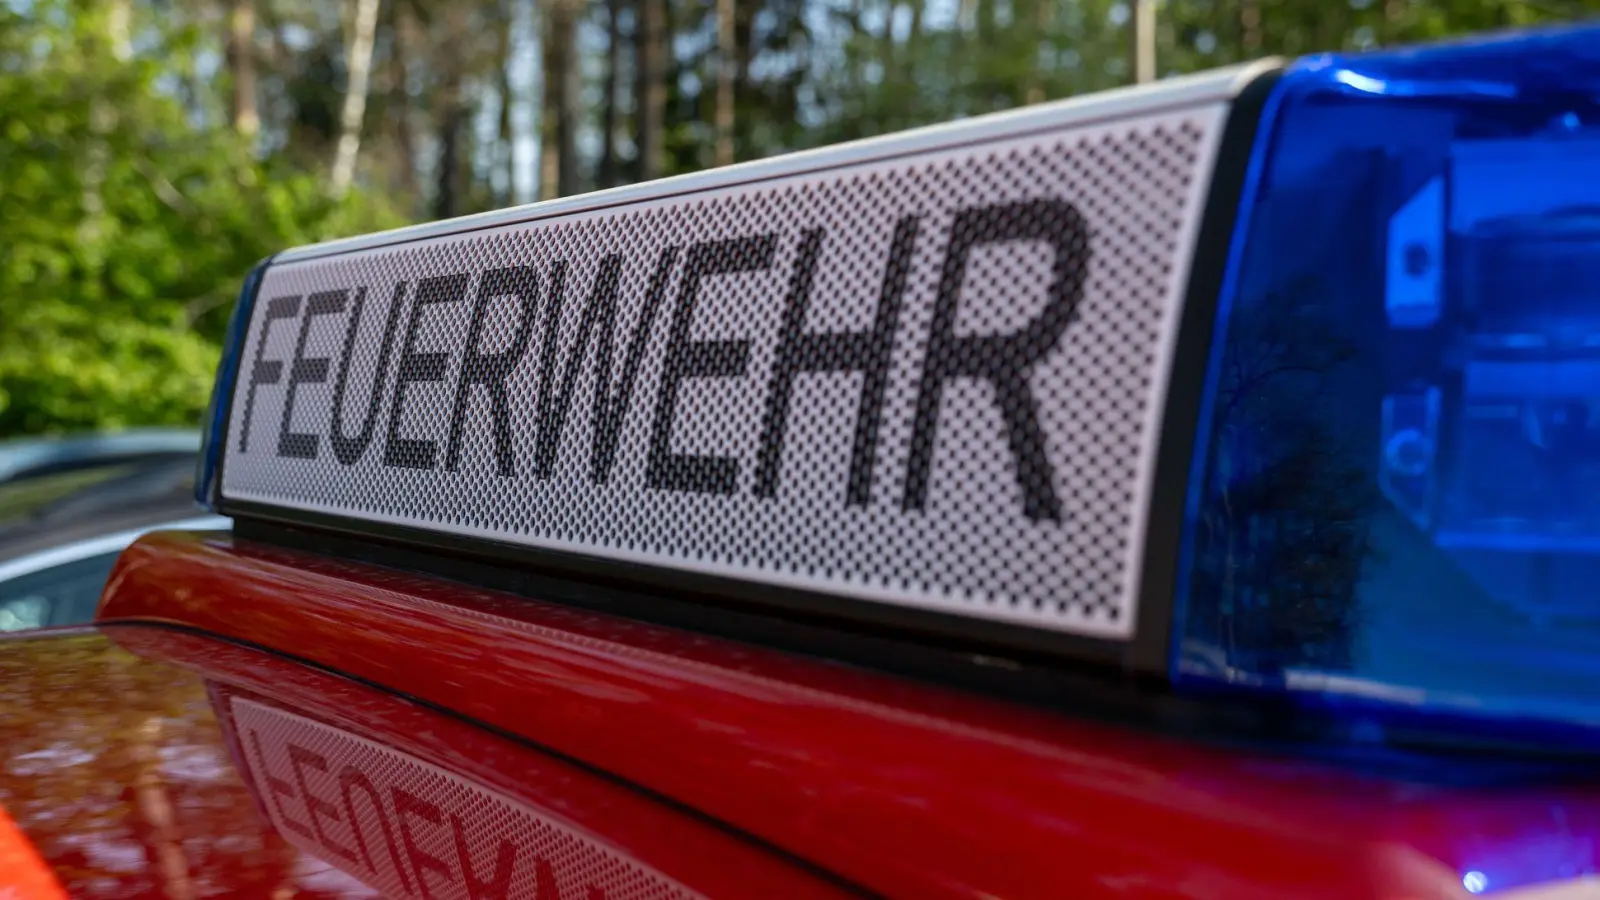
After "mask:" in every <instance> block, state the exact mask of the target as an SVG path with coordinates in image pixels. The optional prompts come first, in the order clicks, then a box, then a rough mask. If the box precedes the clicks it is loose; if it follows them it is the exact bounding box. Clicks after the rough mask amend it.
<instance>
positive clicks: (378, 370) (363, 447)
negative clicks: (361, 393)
mask: <svg viewBox="0 0 1600 900" xmlns="http://www.w3.org/2000/svg"><path fill="white" fill-rule="evenodd" d="M407 287H410V285H409V284H408V283H407V282H404V281H402V282H400V283H399V284H397V285H395V286H394V301H393V302H392V303H391V304H390V305H389V321H388V322H387V323H385V325H384V326H383V343H382V345H380V347H379V349H378V364H377V365H376V366H374V367H373V369H372V387H371V388H370V389H369V390H368V391H367V415H366V418H364V419H362V420H361V433H360V434H359V435H357V436H356V437H346V436H345V433H344V393H345V388H347V387H349V385H350V361H351V360H352V359H353V358H355V348H356V331H357V330H358V329H359V328H360V327H361V309H362V307H364V306H366V304H367V289H366V288H361V289H359V290H357V291H356V300H355V306H354V308H353V309H351V310H350V324H349V325H347V326H345V333H344V359H343V360H342V361H341V362H340V363H339V378H338V380H337V381H335V382H334V383H333V426H332V428H330V429H329V430H328V443H330V444H332V445H333V455H334V457H335V458H337V459H338V460H339V462H341V463H343V464H344V465H347V466H350V465H355V462H356V460H358V459H360V458H361V455H362V454H363V453H366V452H367V445H368V444H371V443H372V429H373V426H375V425H377V424H378V404H379V403H380V402H382V400H383V389H384V386H385V385H386V384H388V380H389V355H390V353H391V352H392V351H393V350H394V332H395V329H396V328H397V327H398V326H399V324H400V310H401V309H402V308H404V307H405V299H406V288H407Z"/></svg>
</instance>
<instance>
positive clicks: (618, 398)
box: [589, 247, 678, 484]
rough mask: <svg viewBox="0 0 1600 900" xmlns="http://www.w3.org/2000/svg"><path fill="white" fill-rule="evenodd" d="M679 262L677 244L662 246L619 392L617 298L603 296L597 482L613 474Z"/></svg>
mask: <svg viewBox="0 0 1600 900" xmlns="http://www.w3.org/2000/svg"><path fill="white" fill-rule="evenodd" d="M677 262H678V248H677V247H663V248H661V254H660V255H659V256H658V257H656V270H655V273H654V274H652V275H651V276H650V287H649V288H648V289H646V291H645V295H644V309H643V310H641V311H640V312H639V322H638V324H636V325H635V326H634V328H633V337H632V338H631V339H630V340H629V341H628V354H627V356H626V357H624V358H623V360H622V375H621V377H619V378H618V379H617V390H616V393H612V391H611V352H612V334H613V332H614V331H615V330H616V325H617V303H616V300H617V297H616V295H615V294H610V295H602V296H601V298H600V299H603V300H604V305H603V306H602V307H601V309H600V311H599V312H597V313H596V314H595V315H596V316H597V317H598V319H599V322H600V334H599V336H598V337H596V339H595V341H596V343H598V344H599V345H600V350H599V356H598V357H597V358H596V360H595V369H596V370H597V371H596V373H595V384H594V424H593V426H592V427H593V428H594V436H593V438H592V440H593V442H594V443H593V447H592V448H591V450H590V455H589V480H590V481H593V482H594V483H596V484H605V483H606V479H608V478H610V477H611V464H612V463H613V462H615V461H616V459H617V441H618V440H620V439H621V438H622V423H623V421H624V420H626V419H627V417H628V409H629V407H630V406H631V405H632V404H633V386H634V384H636V383H637V382H638V381H639V366H640V365H641V364H642V363H643V362H644V348H645V345H646V344H648V343H650V335H651V334H652V333H653V331H652V329H653V328H654V327H655V321H656V312H657V311H659V310H660V309H661V301H662V300H664V299H665V298H666V296H667V281H668V280H669V279H670V278H671V276H672V267H673V266H674V265H676V264H677Z"/></svg>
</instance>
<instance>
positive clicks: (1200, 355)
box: [1124, 68, 1283, 680]
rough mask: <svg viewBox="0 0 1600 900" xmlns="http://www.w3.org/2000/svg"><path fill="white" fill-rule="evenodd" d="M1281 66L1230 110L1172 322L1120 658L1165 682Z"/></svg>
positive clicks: (1131, 668) (1249, 88)
mask: <svg viewBox="0 0 1600 900" xmlns="http://www.w3.org/2000/svg"><path fill="white" fill-rule="evenodd" d="M1282 74H1283V69H1282V68H1278V69H1271V70H1268V71H1265V72H1263V73H1262V74H1261V75H1260V76H1258V77H1256V78H1255V79H1254V80H1252V81H1251V82H1250V83H1249V84H1247V85H1245V86H1244V88H1243V89H1242V90H1241V91H1240V92H1239V95H1238V96H1237V97H1235V98H1234V101H1233V104H1232V105H1231V106H1230V107H1229V109H1228V121H1227V123H1226V124H1225V125H1224V126H1223V130H1222V140H1221V143H1220V144H1219V146H1218V147H1217V157H1216V159H1217V161H1216V165H1215V166H1214V167H1213V171H1212V176H1211V187H1210V190H1209V191H1208V193H1207V195H1206V201H1205V204H1206V205H1205V211H1204V212H1203V213H1202V214H1201V219H1200V229H1199V232H1198V233H1197V234H1196V236H1195V247H1194V253H1193V254H1191V256H1190V259H1191V260H1192V261H1191V262H1190V264H1189V284H1188V287H1187V289H1186V290H1185V291H1184V298H1183V309H1182V313H1181V318H1180V319H1179V321H1178V338H1177V341H1176V346H1175V347H1174V348H1173V354H1172V364H1171V367H1170V369H1169V374H1168V376H1167V397H1166V407H1165V408H1164V409H1163V410H1162V413H1161V436H1160V438H1159V440H1158V443H1157V445H1156V468H1155V477H1154V478H1153V479H1152V481H1151V487H1150V496H1149V499H1148V502H1149V507H1148V509H1147V510H1146V515H1145V535H1144V557H1143V564H1142V565H1141V567H1140V579H1139V596H1138V607H1137V611H1136V616H1137V625H1136V627H1135V628H1134V633H1133V638H1132V640H1130V641H1129V642H1128V643H1127V645H1126V646H1127V649H1126V656H1125V659H1124V663H1125V664H1126V666H1127V668H1128V670H1129V671H1130V672H1132V673H1135V674H1138V675H1144V676H1153V677H1157V678H1160V679H1163V680H1166V679H1167V678H1168V677H1169V676H1168V665H1169V660H1170V651H1171V642H1172V628H1173V624H1174V619H1175V617H1174V605H1175V604H1176V601H1177V592H1178V587H1179V585H1178V568H1179V558H1180V554H1181V549H1182V544H1183V533H1184V516H1185V512H1186V510H1185V503H1184V499H1185V498H1186V497H1187V496H1188V488H1189V476H1190V471H1191V464H1192V463H1193V461H1194V452H1195V438H1196V435H1197V434H1198V433H1199V428H1200V410H1201V407H1202V406H1203V405H1204V403H1205V384H1206V369H1207V367H1208V366H1209V365H1210V360H1211V345H1212V339H1213V332H1214V331H1215V324H1216V318H1217V309H1218V306H1219V304H1220V302H1221V296H1222V285H1223V280H1224V279H1225V278H1226V277H1227V274H1228V254H1229V250H1230V248H1231V247H1232V246H1233V238H1234V228H1235V225H1236V224H1237V222H1238V220H1239V213H1240V208H1239V207H1240V204H1241V202H1242V201H1243V198H1244V191H1245V180H1246V178H1247V177H1248V176H1249V171H1250V160H1251V158H1252V156H1253V155H1254V151H1255V146H1256V136H1257V133H1258V132H1259V131H1260V127H1261V114H1262V111H1263V110H1264V109H1265V107H1266V105H1267V100H1268V98H1270V97H1271V96H1272V92H1273V89H1274V88H1276V87H1277V85H1278V80H1279V78H1280V77H1281V76H1282Z"/></svg>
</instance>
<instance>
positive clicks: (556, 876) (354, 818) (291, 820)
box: [233, 699, 700, 900]
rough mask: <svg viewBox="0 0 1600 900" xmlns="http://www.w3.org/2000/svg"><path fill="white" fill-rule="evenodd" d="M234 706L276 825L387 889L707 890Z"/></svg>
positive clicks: (323, 731)
mask: <svg viewBox="0 0 1600 900" xmlns="http://www.w3.org/2000/svg"><path fill="white" fill-rule="evenodd" d="M233 713H234V721H235V723H236V725H237V727H238V730H239V736H240V741H241V743H242V745H243V750H244V755H245V758H246V760H247V765H248V766H249V767H250V770H251V773H252V775H253V776H254V779H253V780H254V782H255V784H256V785H257V787H258V789H259V790H260V791H261V792H262V794H263V795H264V796H262V798H261V802H262V805H263V806H264V807H265V808H266V810H267V814H268V816H270V817H271V818H272V820H273V823H272V824H273V827H274V828H275V829H276V830H277V831H278V832H279V834H281V835H283V837H284V838H285V839H286V840H288V841H289V842H291V843H293V844H295V845H296V846H298V847H300V848H301V849H302V850H305V851H306V852H308V853H310V854H311V855H313V856H315V857H317V858H318V859H321V860H324V861H326V862H328V863H331V864H333V865H336V866H338V867H339V868H341V869H343V870H345V871H347V872H349V873H351V874H353V875H355V876H356V877H358V878H360V879H361V880H362V881H363V882H365V883H366V884H368V885H370V886H371V887H373V888H375V889H377V890H378V891H380V892H381V893H382V895H383V896H385V897H433V898H439V900H444V898H450V897H461V898H463V900H465V898H469V897H544V896H561V897H594V896H604V897H607V898H618V900H621V898H638V900H669V898H670V900H677V898H694V897H699V896H700V895H699V894H697V893H695V892H693V891H691V890H689V889H688V888H686V887H684V886H682V885H680V884H678V883H676V882H674V881H673V880H671V879H669V878H668V877H666V876H665V875H663V874H661V873H660V872H657V871H654V870H653V869H650V868H648V867H646V866H644V865H643V864H641V863H640V862H639V861H638V860H637V859H634V858H632V857H630V856H627V855H625V854H623V853H620V852H618V851H616V850H613V849H612V848H610V847H607V846H605V845H604V844H602V843H600V842H599V841H598V840H596V839H595V838H593V837H591V836H589V835H588V834H586V833H584V832H581V831H579V830H577V829H574V828H570V827H568V826H566V825H564V824H562V823H560V822H558V821H555V820H553V819H551V818H549V817H546V816H542V815H540V814H539V813H537V812H535V811H534V810H532V809H529V808H528V807H526V806H524V805H522V804H521V803H518V802H516V801H514V800H511V799H508V798H505V797H502V796H499V795H497V794H495V793H494V792H492V791H489V790H488V789H487V788H484V787H482V786H481V785H477V784H474V783H472V782H470V781H467V780H465V779H462V778H460V777H459V776H456V775H454V774H452V773H450V772H447V771H445V770H443V769H440V768H438V767H436V766H432V765H429V764H428V763H425V762H422V761H420V760H417V759H413V758H411V757H410V756H407V755H405V754H402V753H398V752H396V751H394V750H391V749H389V748H387V747H384V746H383V745H381V744H377V743H374V742H372V741H368V740H365V739H363V738H359V737H356V736H354V735H351V734H347V733H345V732H343V731H340V730H338V729H336V728H331V727H329V726H327V725H323V724H321V723H318V722H314V721H312V720H310V719H305V718H302V717H300V716H297V715H293V714H291V713H286V712H283V711H282V710H277V709H273V708H272V707H269V706H264V705H262V704H259V703H255V702H252V701H249V700H243V699H235V700H234V701H233ZM313 808H315V814H313ZM421 879H426V884H425V885H424V884H421V883H419V880H421Z"/></svg>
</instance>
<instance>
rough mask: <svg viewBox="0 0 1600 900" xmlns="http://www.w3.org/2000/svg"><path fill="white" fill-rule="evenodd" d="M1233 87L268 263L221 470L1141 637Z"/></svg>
mask: <svg viewBox="0 0 1600 900" xmlns="http://www.w3.org/2000/svg"><path fill="white" fill-rule="evenodd" d="M1225 109H1226V103H1225V102H1223V101H1219V100H1215V99H1212V100H1209V101H1208V102H1206V103H1204V104H1201V105H1191V106H1190V107H1188V108H1183V109H1177V110H1174V109H1173V108H1171V107H1170V106H1168V107H1166V108H1164V109H1162V110H1161V111H1159V112H1145V113H1143V114H1140V115H1129V116H1124V117H1122V118H1110V119H1101V120H1099V121H1096V122H1094V123H1082V122H1076V123H1075V122H1072V121H1070V120H1066V121H1063V122H1061V123H1058V124H1057V126H1056V127H1054V128H1048V129H1043V130H1039V129H1034V130H1032V131H1031V132H1030V133H1027V134H1013V135H1003V136H999V137H988V138H986V139H984V140H981V141H974V140H972V138H971V137H970V136H966V135H964V134H963V132H962V131H961V129H959V128H955V129H951V130H950V135H951V137H950V139H949V140H948V141H947V142H946V146H944V147H942V148H927V147H926V146H923V145H925V144H926V141H923V144H922V145H919V146H918V149H917V150H916V152H913V153H907V154H902V155H899V156H894V155H893V154H887V157H888V158H884V156H885V155H880V158H878V159H876V160H873V161H868V162H859V163H852V164H850V165H841V166H837V167H832V168H829V167H826V166H819V167H818V168H817V169H815V170H813V171H809V172H806V173H804V174H795V175H788V176H785V177H781V178H775V179H771V180H758V181H754V182H750V183H744V184H737V185H731V186H726V187H723V188H719V189H715V190H709V191H699V192H694V193H686V194H681V195H677V196H672V195H668V196H663V197H660V198H657V199H654V200H652V201H650V202H648V203H640V204H631V205H620V206H616V207H613V208H609V209H597V210H590V211H586V212H582V213H578V214H569V215H556V216H547V217H538V216H537V215H534V217H533V218H532V219H531V220H528V221H522V222H518V223H515V224H510V225H504V226H500V227H494V228H487V229H483V230H479V231H474V232H470V233H465V234H458V235H444V236H438V237H431V238H428V239H426V240H418V241H413V242H410V243H402V244H399V245H394V246H385V247H378V248H372V249H365V250H359V251H356V252H348V253H341V254H334V255H329V256H323V257H320V258H309V259H298V260H295V261H291V262H287V263H283V264H279V265H274V266H272V267H271V268H269V269H268V270H267V272H266V274H265V276H264V278H263V280H262V283H261V288H260V291H259V293H258V296H257V301H256V304H255V309H254V312H253V315H252V319H251V322H250V324H249V329H248V332H247V343H246V344H245V347H244V352H243V356H242V359H241V364H240V371H239V376H238V379H237V382H236V384H235V385H234V388H233V394H232V404H231V412H230V416H231V420H230V430H229V433H228V441H227V447H226V451H225V452H226V456H225V463H224V469H223V480H222V495H223V497H224V498H226V499H228V500H246V501H254V502H257V503H262V504H270V505H272V506H275V507H279V508H286V509H293V510H306V511H313V512H319V513H325V514H332V515H336V516H341V517H349V518H353V519H359V520H364V521H367V522H371V523H378V524H387V525H401V526H409V527H412V528H417V529H425V530H429V531H436V532H443V533H447V534H450V535H453V536H457V537H466V538H487V539H492V540H494V541H497V542H500V543H502V544H513V545H523V546H528V547H535V548H541V549H546V550H554V551H569V552H573V553H578V554H583V555H585V556H588V557H599V558H602V559H615V560H624V561H628V562H632V563H643V564H647V565H650V566H656V567H663V568H667V569H676V570H684V571H689V572H695V573H705V574H712V575H719V576H731V577H734V578H738V579H743V580H745V581H748V582H752V583H756V584H769V585H780V586H785V587H791V588H800V589H805V590H807V591H811V592H820V593H828V594H833V595H841V596H846V597H851V598H858V599H861V600H866V601H875V602H881V603H891V604H901V605H906V606H912V607H918V608H922V609H926V610H934V611H940V612H945V613H954V614H958V615H965V616H974V617H981V618H987V619H995V620H1004V621H1009V622H1021V623H1025V624H1028V625H1032V626H1038V627H1043V628H1050V629H1056V630H1060V631H1067V632H1074V633H1078V634H1082V635H1087V636H1092V637H1101V638H1126V637H1128V636H1129V635H1131V633H1132V631H1133V627H1134V613H1135V608H1134V607H1135V599H1134V598H1135V595H1136V588H1137V578H1138V566H1139V562H1138V561H1139V551H1140V544H1141V541H1142V527H1143V524H1142V523H1143V515H1144V506H1145V503H1146V497H1145V492H1146V490H1147V484H1148V482H1149V480H1150V477H1151V472H1152V469H1153V453H1154V450H1155V446H1156V442H1157V438H1158V435H1159V430H1160V426H1159V421H1158V419H1159V415H1160V412H1161V409H1162V401H1163V399H1164V391H1165V388H1166V374H1167V365H1168V357H1169V356H1170V352H1171V347H1172V344H1173V341H1174V334H1175V330H1176V323H1177V318H1178V314H1179V312H1180V309H1179V307H1180V305H1181V302H1182V293H1183V286H1184V284H1185V283H1186V277H1187V270H1188V259H1189V254H1190V249H1191V244H1192V243H1193V240H1194V237H1195V231H1196V230H1197V224H1198V219H1199V216H1200V212H1201V209H1200V207H1201V205H1202V203H1203V200H1204V196H1205V188H1206V186H1207V181H1208V178H1209V175H1210V171H1211V164H1212V156H1213V154H1214V150H1215V145H1216V143H1217V138H1218V132H1219V131H1220V128H1221V124H1222V121H1223V118H1224V113H1225ZM537 209H538V208H537V207H536V208H535V213H536V212H537Z"/></svg>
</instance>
